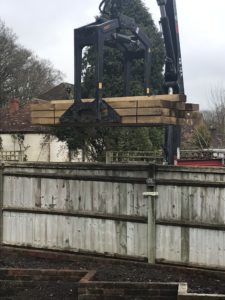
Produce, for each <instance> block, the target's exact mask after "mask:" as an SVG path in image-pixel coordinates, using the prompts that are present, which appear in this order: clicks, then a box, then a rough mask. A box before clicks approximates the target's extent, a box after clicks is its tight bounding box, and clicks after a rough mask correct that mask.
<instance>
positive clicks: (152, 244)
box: [143, 192, 158, 264]
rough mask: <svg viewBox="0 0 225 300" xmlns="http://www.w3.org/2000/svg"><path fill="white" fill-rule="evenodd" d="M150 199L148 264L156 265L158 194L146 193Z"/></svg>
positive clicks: (144, 194)
mask: <svg viewBox="0 0 225 300" xmlns="http://www.w3.org/2000/svg"><path fill="white" fill-rule="evenodd" d="M143 196H144V197H147V198H148V230H147V232H148V262H149V263H151V264H154V263H155V259H156V198H157V197H158V192H145V193H143Z"/></svg>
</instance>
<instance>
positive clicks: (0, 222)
mask: <svg viewBox="0 0 225 300" xmlns="http://www.w3.org/2000/svg"><path fill="white" fill-rule="evenodd" d="M3 169H4V165H3V164H1V165H0V247H1V246H2V243H3Z"/></svg>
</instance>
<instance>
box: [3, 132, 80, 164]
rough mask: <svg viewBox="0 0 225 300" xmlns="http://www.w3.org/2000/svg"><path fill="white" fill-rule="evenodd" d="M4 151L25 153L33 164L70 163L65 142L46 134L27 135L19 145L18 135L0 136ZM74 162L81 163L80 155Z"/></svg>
mask: <svg viewBox="0 0 225 300" xmlns="http://www.w3.org/2000/svg"><path fill="white" fill-rule="evenodd" d="M0 137H1V139H2V150H3V151H21V150H22V151H24V155H25V160H26V161H33V162H68V161H69V151H68V147H67V145H66V143H65V142H61V141H58V139H57V138H56V137H54V136H49V135H46V134H36V133H26V134H24V141H23V143H22V145H19V141H18V135H17V134H8V133H7V134H0ZM73 161H78V162H79V161H81V155H78V156H77V157H75V158H74V159H73Z"/></svg>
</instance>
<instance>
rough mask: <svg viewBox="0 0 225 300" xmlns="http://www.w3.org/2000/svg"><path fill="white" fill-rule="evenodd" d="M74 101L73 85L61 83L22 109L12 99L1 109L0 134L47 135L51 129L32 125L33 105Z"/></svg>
mask: <svg viewBox="0 0 225 300" xmlns="http://www.w3.org/2000/svg"><path fill="white" fill-rule="evenodd" d="M61 99H73V85H72V84H70V83H65V82H63V83H61V84H59V85H57V86H55V87H54V88H52V89H50V90H48V91H47V92H45V93H43V94H41V95H39V96H38V97H37V98H34V99H32V100H31V101H29V102H28V103H26V104H25V105H24V106H23V107H20V103H19V100H18V99H12V100H11V101H10V102H9V103H8V105H7V106H5V107H2V108H0V133H17V132H22V133H28V132H32V133H43V132H44V133H45V132H49V131H50V129H49V127H47V126H40V125H33V124H32V123H31V105H32V104H39V103H40V104H41V103H42V104H43V103H48V101H50V100H61Z"/></svg>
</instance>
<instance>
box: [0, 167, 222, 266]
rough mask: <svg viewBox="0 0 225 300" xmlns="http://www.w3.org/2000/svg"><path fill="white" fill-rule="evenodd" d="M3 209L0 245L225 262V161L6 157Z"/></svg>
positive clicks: (1, 179)
mask: <svg viewBox="0 0 225 300" xmlns="http://www.w3.org/2000/svg"><path fill="white" fill-rule="evenodd" d="M154 191H157V192H158V194H159V196H158V197H157V198H153V197H151V196H150V195H152V194H147V195H149V196H147V197H144V196H143V193H145V195H146V192H154ZM0 212H1V214H0V239H1V243H2V244H3V245H13V246H20V247H24V246H25V247H34V248H44V249H55V250H67V251H72V252H90V253H100V254H103V255H115V256H126V257H137V258H143V259H145V258H148V259H149V261H151V262H152V261H154V260H156V261H158V262H170V263H175V264H185V265H195V266H196V265H197V266H199V265H200V266H204V267H210V268H213V267H220V268H225V170H224V169H223V168H209V169H204V168H180V167H169V166H154V165H105V164H99V165H98V164H31V163H24V164H5V165H2V167H1V175H0Z"/></svg>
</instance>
